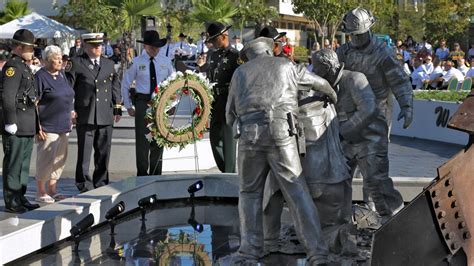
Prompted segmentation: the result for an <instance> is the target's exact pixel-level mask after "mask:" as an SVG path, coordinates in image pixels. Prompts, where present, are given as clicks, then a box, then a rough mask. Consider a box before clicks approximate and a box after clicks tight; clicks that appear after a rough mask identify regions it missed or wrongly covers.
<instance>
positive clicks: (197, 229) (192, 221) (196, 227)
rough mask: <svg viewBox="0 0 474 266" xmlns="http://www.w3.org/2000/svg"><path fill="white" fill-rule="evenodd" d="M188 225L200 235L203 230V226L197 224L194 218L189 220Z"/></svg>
mask: <svg viewBox="0 0 474 266" xmlns="http://www.w3.org/2000/svg"><path fill="white" fill-rule="evenodd" d="M188 224H189V225H191V226H192V227H193V228H194V231H196V232H198V233H202V231H203V230H204V226H203V225H202V224H200V223H198V221H196V220H195V219H194V218H189V219H188Z"/></svg>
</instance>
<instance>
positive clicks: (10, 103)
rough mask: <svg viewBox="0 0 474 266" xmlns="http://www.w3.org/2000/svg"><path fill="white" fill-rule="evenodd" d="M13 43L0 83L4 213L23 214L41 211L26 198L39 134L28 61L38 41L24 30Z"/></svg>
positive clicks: (16, 35)
mask: <svg viewBox="0 0 474 266" xmlns="http://www.w3.org/2000/svg"><path fill="white" fill-rule="evenodd" d="M12 41H13V49H12V57H11V58H10V59H9V60H8V61H7V63H6V64H5V66H4V67H3V69H2V70H3V75H2V76H3V77H2V80H1V81H0V85H1V86H0V95H1V99H2V101H1V103H2V104H1V106H2V109H1V110H2V112H1V114H0V117H1V118H2V119H0V120H3V121H2V123H1V126H0V129H1V131H2V144H3V151H4V157H3V197H4V200H5V211H7V212H12V213H22V212H25V211H27V210H32V209H36V208H39V205H38V204H31V203H30V202H29V201H28V200H27V199H26V197H25V193H26V186H27V184H28V177H29V170H30V160H31V152H32V150H33V142H34V140H33V138H34V136H35V133H36V114H35V95H36V83H35V76H34V75H33V73H32V72H31V69H30V67H29V66H28V65H27V64H26V61H27V60H31V59H32V58H33V54H34V51H33V46H34V43H35V38H34V36H33V33H31V31H29V30H24V29H21V30H17V31H16V32H15V34H14V35H13V40H12Z"/></svg>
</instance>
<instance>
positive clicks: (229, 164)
mask: <svg viewBox="0 0 474 266" xmlns="http://www.w3.org/2000/svg"><path fill="white" fill-rule="evenodd" d="M230 27H231V26H224V25H223V24H222V23H219V22H213V23H211V24H209V26H208V28H207V33H208V34H209V38H208V39H207V40H206V42H210V43H212V45H213V46H214V48H216V49H217V50H216V51H215V52H213V53H212V55H211V57H210V60H208V61H207V63H205V64H204V63H203V62H202V61H201V62H199V61H198V65H200V67H199V70H200V71H201V72H207V78H209V80H210V81H211V82H214V83H216V84H215V85H214V88H213V93H214V102H213V103H212V117H211V125H210V136H209V137H210V140H211V148H212V153H213V155H214V160H215V161H216V164H217V167H218V168H219V170H220V171H221V172H223V173H234V172H235V152H236V150H235V144H236V142H235V139H234V138H233V134H232V127H230V126H228V125H226V119H225V106H226V104H227V96H228V94H229V85H230V80H231V79H232V75H233V74H234V71H235V69H236V68H237V67H238V66H239V64H238V63H237V61H238V59H239V52H238V51H237V50H235V49H234V48H232V47H231V46H230V41H229V34H228V32H227V31H228V30H229V28H230Z"/></svg>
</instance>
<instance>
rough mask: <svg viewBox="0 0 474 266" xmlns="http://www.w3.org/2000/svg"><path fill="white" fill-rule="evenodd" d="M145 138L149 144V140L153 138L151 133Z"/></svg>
mask: <svg viewBox="0 0 474 266" xmlns="http://www.w3.org/2000/svg"><path fill="white" fill-rule="evenodd" d="M145 138H146V140H148V142H151V140H152V139H153V136H152V135H151V132H150V133H148V134H146V135H145Z"/></svg>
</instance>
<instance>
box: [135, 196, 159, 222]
mask: <svg viewBox="0 0 474 266" xmlns="http://www.w3.org/2000/svg"><path fill="white" fill-rule="evenodd" d="M157 200H158V199H157V197H156V194H153V195H150V196H148V197H144V198H142V199H140V200H139V201H138V207H139V208H140V211H141V213H142V221H145V214H146V208H147V207H151V206H153V205H154V204H155V203H156V201H157Z"/></svg>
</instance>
